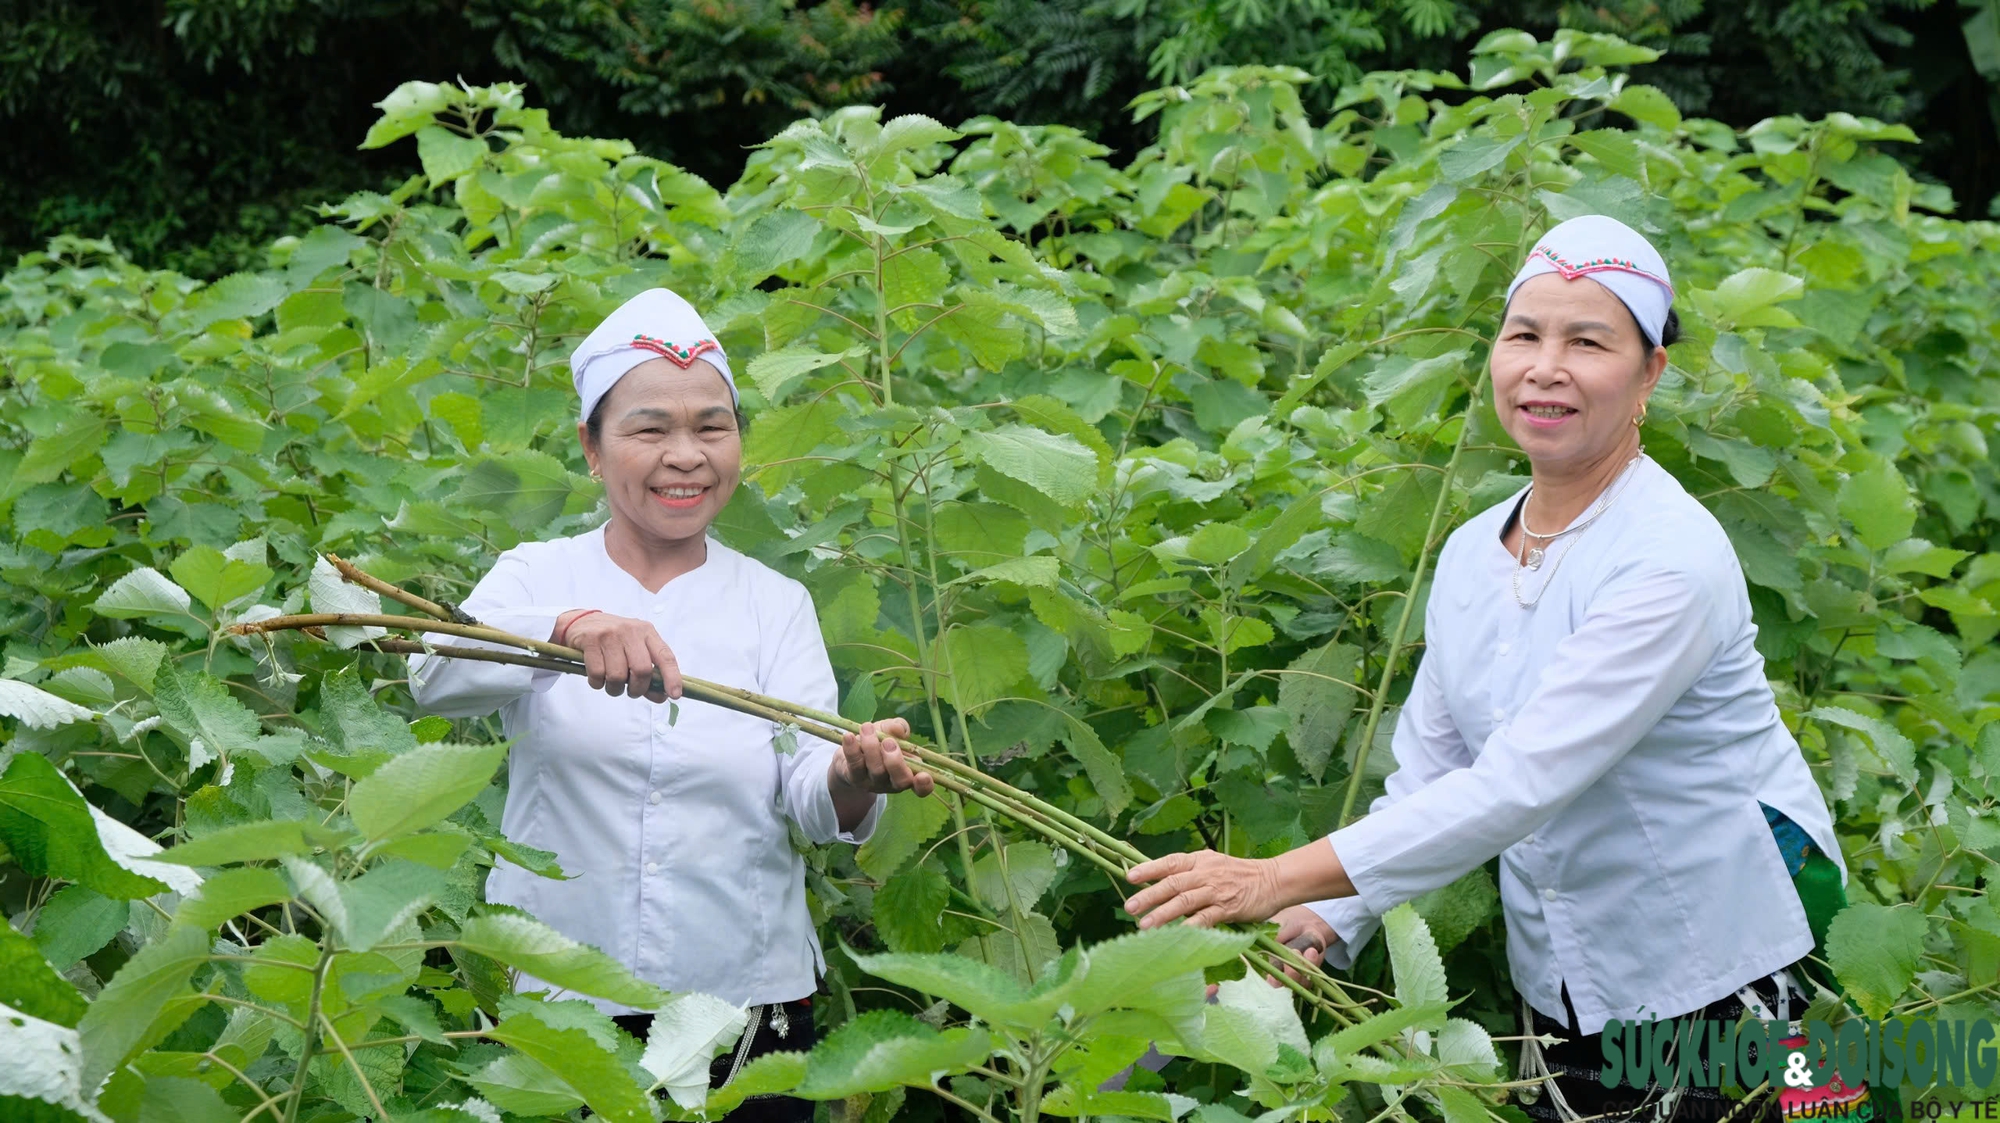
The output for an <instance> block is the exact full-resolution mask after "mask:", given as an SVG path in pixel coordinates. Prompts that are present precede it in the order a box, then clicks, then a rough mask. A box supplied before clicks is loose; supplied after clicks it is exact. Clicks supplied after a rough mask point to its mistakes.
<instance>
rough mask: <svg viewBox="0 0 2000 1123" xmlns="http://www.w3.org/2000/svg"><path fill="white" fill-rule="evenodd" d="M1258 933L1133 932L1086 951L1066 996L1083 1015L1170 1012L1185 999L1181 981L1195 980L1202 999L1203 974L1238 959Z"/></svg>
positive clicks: (1175, 928) (1189, 928)
mask: <svg viewBox="0 0 2000 1123" xmlns="http://www.w3.org/2000/svg"><path fill="white" fill-rule="evenodd" d="M1254 942H1256V935H1255V934H1254V933H1250V932H1236V931H1230V930H1227V929H1221V928H1197V927H1195V926H1193V925H1191V924H1169V925H1167V926H1165V927H1163V928H1149V929H1146V930H1144V931H1141V932H1130V933H1127V934H1125V935H1123V936H1118V937H1115V938H1113V939H1110V940H1106V941H1104V942H1103V943H1101V944H1095V945H1093V946H1091V947H1090V948H1088V949H1086V951H1085V953H1084V960H1083V966H1082V968H1081V969H1080V971H1079V972H1078V978H1077V981H1076V983H1075V984H1074V985H1072V986H1071V987H1070V988H1069V990H1068V992H1067V993H1066V994H1065V995H1064V998H1065V1000H1066V1001H1067V1002H1068V1004H1069V1005H1070V1006H1071V1007H1072V1008H1074V1009H1075V1011H1076V1016H1078V1017H1082V1016H1085V1015H1089V1014H1094V1013H1097V1012H1099V1011H1103V1010H1113V1009H1140V1010H1145V1009H1167V1010H1171V1009H1173V1008H1174V1007H1175V1006H1176V1005H1178V1003H1179V1001H1180V997H1179V996H1178V995H1176V994H1175V993H1174V991H1175V990H1176V984H1177V982H1178V981H1179V980H1182V979H1188V978H1190V977H1192V981H1193V982H1194V984H1195V985H1194V994H1195V996H1196V998H1197V1001H1199V998H1200V995H1201V983H1200V979H1199V974H1198V973H1199V972H1201V971H1203V970H1205V969H1207V968H1210V967H1216V966H1220V965H1222V964H1224V963H1228V962H1230V961H1232V960H1234V959H1235V958H1236V957H1238V956H1240V955H1242V954H1243V953H1244V952H1246V951H1248V950H1249V949H1250V945H1251V944H1252V943H1254Z"/></svg>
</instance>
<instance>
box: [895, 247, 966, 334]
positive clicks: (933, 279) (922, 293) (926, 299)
mask: <svg viewBox="0 0 2000 1123" xmlns="http://www.w3.org/2000/svg"><path fill="white" fill-rule="evenodd" d="M950 284H951V270H950V269H949V268H948V267H946V265H945V263H944V258H942V257H940V256H938V252H937V251H936V250H934V249H931V248H929V247H927V246H917V247H915V248H913V249H906V250H900V251H898V252H897V253H896V254H895V256H893V257H890V258H888V259H887V260H885V261H883V262H882V295H883V297H884V299H886V300H887V301H888V302H889V307H890V308H891V309H897V308H904V307H906V306H908V307H911V308H912V309H913V310H914V309H916V308H919V307H921V306H923V305H933V304H937V303H938V302H939V301H941V300H943V299H944V290H945V288H946V287H947V286H948V285H950ZM933 314H934V313H926V314H925V315H924V316H923V317H922V319H924V320H928V319H930V318H931V315H933Z"/></svg>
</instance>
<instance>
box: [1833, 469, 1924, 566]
mask: <svg viewBox="0 0 2000 1123" xmlns="http://www.w3.org/2000/svg"><path fill="white" fill-rule="evenodd" d="M1840 515H1841V517H1842V518H1844V519H1846V520H1847V521H1848V522H1849V523H1851V524H1853V526H1854V531H1855V533H1856V535H1858V536H1859V537H1860V539H1861V541H1862V542H1863V543H1864V544H1865V545H1867V547H1868V548H1869V549H1871V550H1886V549H1888V548H1889V547H1891V546H1893V545H1895V544H1896V543H1898V542H1901V541H1902V540H1904V539H1905V538H1908V537H1909V536H1910V530H1911V528H1913V527H1915V526H1916V522H1917V505H1916V501H1915V499H1914V498H1913V497H1912V496H1911V495H1910V485H1909V483H1908V481H1906V480H1904V479H1903V474H1902V473H1901V472H1898V471H1897V470H1896V465H1895V464H1894V463H1892V462H1891V461H1890V460H1889V459H1888V458H1886V457H1882V458H1878V459H1877V460H1876V461H1875V462H1874V463H1873V464H1871V465H1869V466H1868V467H1867V468H1865V469H1863V470H1861V471H1859V472H1856V473H1854V474H1853V475H1851V476H1849V477H1847V480H1846V482H1844V483H1842V484H1841V485H1840Z"/></svg>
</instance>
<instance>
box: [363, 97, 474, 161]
mask: <svg viewBox="0 0 2000 1123" xmlns="http://www.w3.org/2000/svg"><path fill="white" fill-rule="evenodd" d="M451 93H452V91H451V87H449V86H441V85H439V84H437V83H436V82H405V83H403V84H402V85H400V86H397V87H396V88H395V89H394V90H392V91H391V92H390V94H389V96H388V97H385V98H383V99H382V100H381V101H378V102H376V103H375V105H376V106H377V107H378V108H379V109H381V110H382V116H381V117H380V118H379V119H378V120H377V121H376V122H375V123H374V124H373V125H371V126H369V128H368V136H367V138H366V139H364V140H363V141H362V142H361V147H362V148H380V147H382V146H383V145H385V144H391V143H393V142H395V141H398V140H401V139H403V138H404V137H406V136H409V135H410V134H411V133H414V132H416V131H417V130H418V129H420V128H422V127H424V126H425V125H428V124H430V122H431V118H432V117H434V116H436V115H437V114H439V113H442V112H444V111H445V109H446V108H447V107H449V106H450V105H451Z"/></svg>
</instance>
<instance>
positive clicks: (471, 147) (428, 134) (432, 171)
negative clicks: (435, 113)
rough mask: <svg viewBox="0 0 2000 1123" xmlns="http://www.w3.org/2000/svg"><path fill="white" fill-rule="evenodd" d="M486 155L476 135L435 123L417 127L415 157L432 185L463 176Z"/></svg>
mask: <svg viewBox="0 0 2000 1123" xmlns="http://www.w3.org/2000/svg"><path fill="white" fill-rule="evenodd" d="M487 154H488V149H487V147H486V142H485V141H483V140H481V139H479V138H478V137H470V136H460V135H459V134H457V133H454V132H451V131H449V130H447V129H441V128H439V127H438V126H436V125H425V126H424V127H423V128H421V129H418V130H417V159H418V160H419V161H421V162H422V163H423V166H424V177H425V178H427V179H429V180H430V181H431V186H432V187H437V186H439V185H440V184H445V183H450V182H452V181H453V180H455V179H458V178H460V177H462V176H464V175H465V174H466V173H468V172H470V171H472V170H473V169H475V168H477V167H479V163H480V161H481V160H484V159H485V158H486V156H487Z"/></svg>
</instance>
